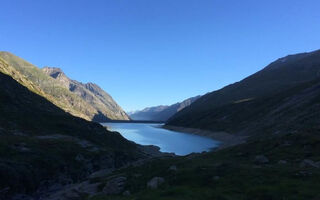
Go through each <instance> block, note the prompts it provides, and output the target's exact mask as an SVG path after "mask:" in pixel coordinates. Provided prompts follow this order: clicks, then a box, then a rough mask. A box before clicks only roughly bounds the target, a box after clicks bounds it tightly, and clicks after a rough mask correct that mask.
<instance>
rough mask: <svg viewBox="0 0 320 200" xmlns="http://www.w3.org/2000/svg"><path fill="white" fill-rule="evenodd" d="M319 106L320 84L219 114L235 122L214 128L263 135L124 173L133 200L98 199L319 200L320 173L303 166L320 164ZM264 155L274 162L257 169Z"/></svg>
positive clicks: (99, 197)
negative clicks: (155, 185)
mask: <svg viewBox="0 0 320 200" xmlns="http://www.w3.org/2000/svg"><path fill="white" fill-rule="evenodd" d="M319 100H320V80H314V81H310V82H307V83H302V84H299V85H298V86H296V87H293V88H291V89H289V90H286V91H284V92H282V93H279V94H277V95H275V96H272V97H266V98H262V99H259V100H252V101H246V102H240V103H234V104H232V105H229V106H228V107H226V108H224V107H221V108H217V110H216V111H215V112H214V113H213V115H214V116H219V117H218V118H221V117H222V116H224V115H225V113H231V114H230V116H231V118H229V119H228V120H224V122H225V123H221V122H219V121H216V122H215V124H214V126H217V127H220V128H221V129H227V130H229V131H231V132H232V131H236V130H241V129H245V128H247V127H246V125H247V126H250V127H249V128H248V129H249V130H252V131H253V130H255V131H258V130H259V132H257V134H254V135H253V136H252V137H250V138H249V139H248V142H247V143H245V144H241V145H238V146H234V147H230V148H228V149H224V150H220V151H218V152H211V153H206V154H200V155H191V156H187V157H180V158H167V159H161V160H157V161H153V162H150V163H147V164H145V165H143V166H140V167H133V168H127V169H124V170H120V171H118V172H116V173H118V174H121V176H126V177H128V182H127V185H126V188H125V189H126V190H129V191H130V192H131V193H132V195H131V196H129V197H126V196H122V195H118V196H106V195H97V196H95V197H94V198H92V199H94V200H109V199H113V200H115V199H121V200H122V199H141V200H143V199H146V200H147V199H166V200H171V199H172V200H173V199H174V200H179V199H181V200H188V199H190V200H192V199H208V200H209V199H226V200H229V199H230V200H231V199H240V200H241V199H243V200H247V199H252V200H255V199H265V200H270V199H271V200H272V199H279V200H283V199H299V200H300V199H318V198H319V197H320V196H319V194H318V191H319V190H320V185H319V184H318V182H319V181H320V168H317V167H312V166H310V165H309V166H308V165H307V166H301V163H302V161H303V160H304V159H309V160H312V161H314V162H319V161H320V135H319V133H320V126H319V124H320V123H319V122H320V112H319V106H320V101H319ZM219 109H221V110H219ZM251 118H254V121H258V122H259V121H261V122H259V124H258V126H256V125H257V124H255V123H252V124H251V123H250V122H251V121H252V119H251ZM244 119H246V120H248V121H244ZM277 130H281V131H277ZM259 133H260V134H259ZM258 155H265V156H266V157H267V158H268V159H269V162H268V163H266V164H261V163H257V162H256V160H255V157H256V156H258ZM280 160H282V161H285V162H286V164H281V163H279V161H280ZM172 165H176V166H177V168H178V170H177V171H176V172H174V171H170V170H169V167H170V166H172ZM319 167H320V165H319ZM137 174H140V175H141V176H137ZM113 175H115V174H113ZM156 176H159V177H164V178H165V180H166V182H165V184H163V185H162V186H161V187H160V188H159V189H156V190H150V189H147V188H146V183H147V182H148V181H149V180H150V179H152V178H153V177H156ZM107 180H108V179H107V178H106V179H101V180H91V181H93V182H94V181H100V182H102V183H106V182H107Z"/></svg>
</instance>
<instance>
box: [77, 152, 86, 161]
mask: <svg viewBox="0 0 320 200" xmlns="http://www.w3.org/2000/svg"><path fill="white" fill-rule="evenodd" d="M75 160H76V161H78V162H83V161H86V159H85V158H84V157H83V155H82V154H78V155H77V156H76V158H75Z"/></svg>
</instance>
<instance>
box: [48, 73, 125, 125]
mask: <svg viewBox="0 0 320 200" xmlns="http://www.w3.org/2000/svg"><path fill="white" fill-rule="evenodd" d="M42 71H43V72H45V73H46V74H47V75H49V76H51V77H52V78H54V79H55V80H57V81H58V82H59V84H60V86H61V87H64V88H66V89H68V90H69V91H70V92H72V93H73V94H76V95H77V96H79V97H80V98H81V99H83V100H84V101H85V102H86V103H88V104H89V105H90V106H92V107H93V108H94V109H95V113H94V114H92V115H91V119H92V120H93V121H98V122H104V121H106V120H108V119H112V120H129V116H128V115H127V114H126V113H125V112H124V111H123V110H122V108H121V107H120V106H119V105H118V104H117V103H116V102H115V101H114V100H113V99H112V97H111V96H110V95H109V94H108V93H106V92H105V91H104V90H102V89H101V88H100V87H99V86H98V85H96V84H94V83H86V84H84V83H81V82H78V81H75V80H71V79H70V78H68V77H67V76H66V75H65V73H64V72H63V71H62V70H61V69H60V68H56V67H44V68H42Z"/></svg>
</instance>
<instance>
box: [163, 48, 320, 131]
mask: <svg viewBox="0 0 320 200" xmlns="http://www.w3.org/2000/svg"><path fill="white" fill-rule="evenodd" d="M319 75H320V50H317V51H313V52H310V53H302V54H296V55H289V56H285V57H283V58H279V59H277V60H276V61H274V62H272V63H270V64H269V65H268V66H266V67H265V68H263V69H262V70H260V71H258V72H256V73H254V74H252V75H250V76H248V77H246V78H245V79H243V80H241V81H239V82H236V83H233V84H230V85H228V86H226V87H223V88H222V89H220V90H216V91H213V92H210V93H208V94H206V95H204V96H202V97H201V98H199V99H198V100H197V101H196V102H195V103H193V104H192V105H191V106H189V107H187V108H186V109H183V110H182V111H180V112H178V113H176V114H175V115H174V116H172V118H170V120H169V121H168V122H167V124H168V125H172V126H181V127H188V128H199V129H206V130H211V131H217V130H219V131H224V129H223V128H221V129H219V128H217V125H218V124H219V123H221V124H223V123H225V122H226V121H227V118H226V117H224V116H220V114H222V113H223V108H225V109H226V113H225V114H224V115H225V116H229V115H231V116H230V117H232V116H235V115H236V113H234V112H232V111H231V110H230V109H227V107H228V106H229V107H234V104H237V103H247V104H249V103H251V102H255V101H260V99H264V98H266V99H268V97H272V96H273V95H279V93H281V92H283V91H286V90H289V89H290V88H294V87H295V86H298V85H300V84H303V83H306V82H309V81H313V80H315V79H318V78H319V77H320V76H319ZM239 109H240V108H239ZM217 110H219V112H218V111H217ZM217 112H218V113H220V114H219V115H215V113H217ZM246 112H247V113H248V112H249V111H246ZM219 117H220V118H219ZM238 120H240V121H244V120H245V119H238ZM251 122H252V123H253V122H254V118H253V119H252V121H251ZM256 123H258V122H256ZM214 125H215V126H216V127H214ZM239 130H240V129H239ZM233 131H236V130H233ZM236 132H237V131H236Z"/></svg>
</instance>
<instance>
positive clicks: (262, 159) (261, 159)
mask: <svg viewBox="0 0 320 200" xmlns="http://www.w3.org/2000/svg"><path fill="white" fill-rule="evenodd" d="M254 161H255V163H257V164H266V163H268V162H269V159H268V158H267V157H266V156H265V155H258V156H256V157H255V159H254Z"/></svg>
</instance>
